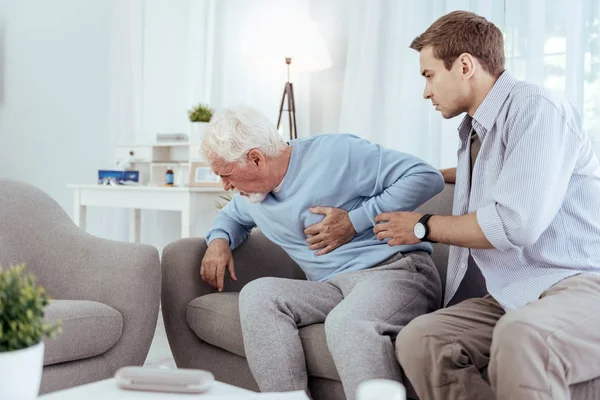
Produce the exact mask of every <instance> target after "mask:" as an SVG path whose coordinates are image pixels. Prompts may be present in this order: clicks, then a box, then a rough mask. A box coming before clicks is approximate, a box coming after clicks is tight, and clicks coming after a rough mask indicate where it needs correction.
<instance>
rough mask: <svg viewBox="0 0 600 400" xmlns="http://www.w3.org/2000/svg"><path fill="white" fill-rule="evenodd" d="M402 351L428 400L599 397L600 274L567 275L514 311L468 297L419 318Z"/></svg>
mask: <svg viewBox="0 0 600 400" xmlns="http://www.w3.org/2000/svg"><path fill="white" fill-rule="evenodd" d="M396 348H397V356H398V360H399V361H400V363H401V364H402V366H403V367H404V371H405V372H406V376H407V377H408V379H410V381H411V383H412V384H413V387H414V389H415V390H416V392H417V394H418V395H419V398H421V399H428V400H429V399H431V400H436V399H439V400H442V399H443V400H447V399H456V400H462V399H464V400H467V399H468V400H471V399H472V400H494V399H502V400H504V399H511V400H520V399H523V400H534V399H535V400H542V399H544V400H546V399H547V400H550V399H555V400H559V399H561V400H562V399H571V398H573V399H590V400H591V399H598V398H600V393H597V392H594V386H593V383H592V382H588V381H590V380H592V379H594V378H597V377H599V376H600V363H599V362H598V360H600V276H598V275H589V274H580V275H576V276H573V277H570V278H567V279H564V280H562V281H561V282H559V283H557V284H556V285H554V286H552V287H551V288H549V289H548V290H546V291H545V292H544V293H542V295H541V297H540V299H539V300H537V301H534V302H532V303H529V304H528V305H526V306H525V307H522V308H520V309H517V310H514V311H510V312H508V313H505V312H504V309H503V308H502V307H500V305H499V304H498V302H497V301H496V300H494V298H493V297H492V296H490V295H487V296H485V297H484V298H477V299H475V298H474V299H469V300H465V301H463V302H462V303H459V304H457V305H455V306H452V307H448V308H444V309H441V310H439V311H436V312H434V313H431V314H429V315H424V316H421V317H419V318H416V319H415V320H414V321H413V322H412V323H411V324H409V325H408V326H407V327H406V329H404V330H403V331H402V332H401V333H400V334H399V335H398V338H397V341H396ZM486 368H487V373H488V376H489V381H490V383H488V382H486V381H485V380H484V378H483V377H482V371H484V370H485V369H486ZM583 382H588V383H586V384H582V385H576V384H581V383H583ZM490 384H491V385H490ZM573 385H576V386H573Z"/></svg>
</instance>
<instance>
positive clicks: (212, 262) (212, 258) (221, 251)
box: [200, 239, 237, 292]
mask: <svg viewBox="0 0 600 400" xmlns="http://www.w3.org/2000/svg"><path fill="white" fill-rule="evenodd" d="M226 269H228V270H229V276H230V277H231V279H233V280H234V281H237V278H236V276H235V271H234V269H233V254H231V249H230V248H229V241H227V240H226V239H215V240H213V241H212V242H211V243H210V245H209V246H208V249H207V250H206V253H205V254H204V258H203V259H202V266H201V267H200V276H201V277H202V280H203V281H204V282H206V283H208V284H209V285H210V286H212V287H213V288H215V289H219V292H220V291H222V290H223V282H224V280H225V270H226Z"/></svg>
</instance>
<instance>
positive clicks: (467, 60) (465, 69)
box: [458, 53, 476, 79]
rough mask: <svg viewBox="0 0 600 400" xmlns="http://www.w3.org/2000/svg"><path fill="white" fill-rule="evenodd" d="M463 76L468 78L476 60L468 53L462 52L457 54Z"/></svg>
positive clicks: (471, 73) (473, 71) (471, 74)
mask: <svg viewBox="0 0 600 400" xmlns="http://www.w3.org/2000/svg"><path fill="white" fill-rule="evenodd" d="M458 61H459V62H460V67H461V71H462V75H463V78H465V79H469V78H471V77H472V76H473V74H474V73H475V68H476V62H475V58H474V57H473V56H472V55H471V54H469V53H462V54H461V55H460V56H458Z"/></svg>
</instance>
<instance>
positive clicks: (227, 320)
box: [187, 293, 340, 381]
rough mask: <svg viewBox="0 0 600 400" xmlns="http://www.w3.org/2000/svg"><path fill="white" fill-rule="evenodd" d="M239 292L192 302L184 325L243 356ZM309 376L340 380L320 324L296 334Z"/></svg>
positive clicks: (218, 294) (201, 298)
mask: <svg viewBox="0 0 600 400" xmlns="http://www.w3.org/2000/svg"><path fill="white" fill-rule="evenodd" d="M238 299H239V293H212V294H208V295H205V296H201V297H198V298H196V299H194V300H192V301H191V302H190V303H189V304H188V307H187V322H188V325H189V326H190V328H191V329H192V330H193V331H194V333H195V334H196V335H197V336H198V337H199V338H200V339H202V340H204V341H205V342H207V343H209V344H212V345H213V346H216V347H219V348H221V349H223V350H227V351H228V352H230V353H233V354H237V355H238V356H241V357H246V354H245V352H244V340H243V338H242V327H241V324H240V312H239V302H238ZM299 335H300V340H301V341H302V346H303V347H304V353H305V356H306V365H307V370H308V374H309V376H312V377H318V378H327V379H333V380H337V381H339V380H340V378H339V375H338V373H337V370H336V369H335V364H334V363H333V359H332V358H331V354H329V350H328V348H327V341H326V339H325V328H324V325H323V324H315V325H309V326H306V327H304V328H301V329H300V331H299Z"/></svg>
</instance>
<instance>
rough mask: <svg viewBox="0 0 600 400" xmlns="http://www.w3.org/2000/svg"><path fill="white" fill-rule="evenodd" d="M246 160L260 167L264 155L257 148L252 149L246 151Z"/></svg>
mask: <svg viewBox="0 0 600 400" xmlns="http://www.w3.org/2000/svg"><path fill="white" fill-rule="evenodd" d="M248 161H249V162H250V163H252V164H253V165H256V166H257V167H260V166H262V165H263V163H264V161H265V157H264V156H263V154H262V153H261V152H260V151H259V150H257V149H252V150H250V151H249V152H248Z"/></svg>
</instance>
